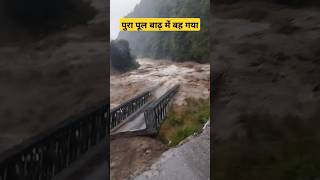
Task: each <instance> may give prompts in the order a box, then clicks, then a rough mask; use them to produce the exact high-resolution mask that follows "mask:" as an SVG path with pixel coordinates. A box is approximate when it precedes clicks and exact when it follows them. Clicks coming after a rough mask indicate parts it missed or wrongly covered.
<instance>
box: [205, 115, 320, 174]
mask: <svg viewBox="0 0 320 180" xmlns="http://www.w3.org/2000/svg"><path fill="white" fill-rule="evenodd" d="M319 120H320V114H317V115H314V116H313V117H311V118H304V119H302V118H299V117H294V116H286V117H283V118H278V117H272V116H270V115H255V114H249V115H243V116H241V117H240V121H239V124H240V126H241V127H242V129H243V130H244V131H243V132H242V133H237V134H234V135H233V136H232V137H231V138H229V139H227V140H223V141H216V142H214V143H215V145H214V148H215V149H214V151H213V166H212V169H211V170H212V172H211V173H212V174H214V176H215V179H219V180H233V179H237V180H248V179H250V180H270V179H272V180H286V179H290V180H315V179H319V178H320V153H319V152H320V131H319V128H320V121H319Z"/></svg>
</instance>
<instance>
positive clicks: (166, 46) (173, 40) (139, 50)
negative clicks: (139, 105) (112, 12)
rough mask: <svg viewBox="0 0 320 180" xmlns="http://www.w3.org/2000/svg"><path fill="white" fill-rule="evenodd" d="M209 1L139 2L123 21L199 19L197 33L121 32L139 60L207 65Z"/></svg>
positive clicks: (120, 34) (160, 0)
mask: <svg viewBox="0 0 320 180" xmlns="http://www.w3.org/2000/svg"><path fill="white" fill-rule="evenodd" d="M209 8H210V2H209V0H200V1H197V2H196V3H195V0H176V1H170V0H157V1H149V0H142V1H141V2H140V4H138V5H137V6H136V7H135V9H134V10H133V12H131V13H130V14H128V15H127V16H126V17H199V18H201V31H200V32H120V33H119V36H118V39H126V40H128V41H129V44H130V47H131V48H132V52H133V53H134V54H135V55H137V56H140V57H147V58H153V59H172V60H174V61H190V60H192V61H197V62H200V63H205V62H208V60H207V59H208V52H209V51H208V43H209V42H208V37H209V36H208V35H209V34H208V33H209V30H208V25H209V21H208V20H209V10H210V9H209Z"/></svg>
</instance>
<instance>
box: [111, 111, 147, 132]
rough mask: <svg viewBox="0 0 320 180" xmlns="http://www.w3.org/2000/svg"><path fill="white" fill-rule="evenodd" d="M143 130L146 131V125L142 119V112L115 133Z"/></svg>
mask: <svg viewBox="0 0 320 180" xmlns="http://www.w3.org/2000/svg"><path fill="white" fill-rule="evenodd" d="M143 129H146V123H145V119H144V112H140V114H138V115H137V117H135V118H134V119H132V120H130V121H128V122H127V123H126V124H124V125H123V126H121V127H120V128H119V129H118V130H117V131H115V132H116V133H118V132H127V131H139V130H143Z"/></svg>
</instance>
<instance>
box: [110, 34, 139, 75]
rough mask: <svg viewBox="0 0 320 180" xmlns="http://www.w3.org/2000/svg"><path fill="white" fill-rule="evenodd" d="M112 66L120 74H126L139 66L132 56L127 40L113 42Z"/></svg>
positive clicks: (111, 44) (111, 45) (111, 47)
mask: <svg viewBox="0 0 320 180" xmlns="http://www.w3.org/2000/svg"><path fill="white" fill-rule="evenodd" d="M110 64H111V66H112V67H113V68H115V69H116V70H118V71H120V72H125V71H128V70H130V69H133V68H137V67H138V66H139V65H138V63H137V62H136V58H135V57H134V56H132V55H131V53H130V47H129V43H128V41H126V40H122V39H121V40H113V41H111V43H110Z"/></svg>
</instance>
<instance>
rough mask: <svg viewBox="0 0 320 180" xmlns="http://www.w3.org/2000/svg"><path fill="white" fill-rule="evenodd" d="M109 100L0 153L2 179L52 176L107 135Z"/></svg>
mask: <svg viewBox="0 0 320 180" xmlns="http://www.w3.org/2000/svg"><path fill="white" fill-rule="evenodd" d="M108 109H109V107H107V100H104V101H103V102H101V103H98V104H97V105H96V106H94V107H91V108H89V109H87V110H86V111H83V112H81V113H79V114H77V115H76V116H73V117H70V118H68V119H66V120H65V121H63V122H62V123H60V124H58V125H57V126H55V127H52V128H50V129H48V130H47V131H45V132H43V133H40V134H38V135H36V136H34V137H31V138H30V139H28V140H26V141H23V142H22V143H21V144H19V145H17V146H15V147H13V148H11V149H9V150H8V151H5V152H3V153H1V154H0V180H49V179H52V177H53V176H55V175H56V174H57V173H59V172H60V171H62V170H63V169H64V168H66V167H68V166H70V164H71V163H72V162H74V161H75V160H77V159H79V158H80V157H81V156H82V155H83V154H84V153H86V152H87V151H88V150H90V149H91V148H92V147H93V146H95V145H96V144H97V143H99V142H102V141H103V140H105V139H106V134H107V129H106V127H107V118H106V117H105V114H106V112H107V110H108Z"/></svg>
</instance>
